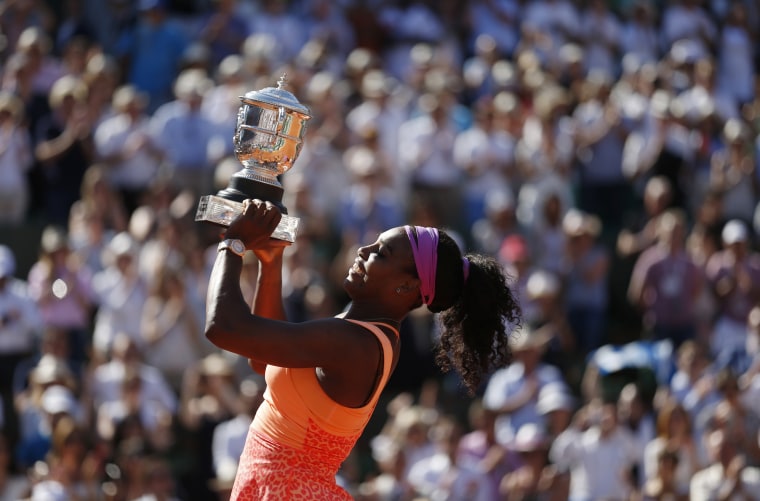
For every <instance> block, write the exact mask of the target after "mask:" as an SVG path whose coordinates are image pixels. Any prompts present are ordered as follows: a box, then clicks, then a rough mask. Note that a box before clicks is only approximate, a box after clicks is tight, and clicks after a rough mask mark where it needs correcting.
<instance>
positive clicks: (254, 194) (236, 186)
mask: <svg viewBox="0 0 760 501" xmlns="http://www.w3.org/2000/svg"><path fill="white" fill-rule="evenodd" d="M284 192H285V191H284V190H283V188H282V186H275V185H273V184H267V183H261V182H258V181H254V180H252V179H248V178H246V177H242V176H236V175H233V176H232V177H231V178H230V182H229V184H228V185H227V187H226V188H225V189H223V190H221V191H220V192H219V193H217V196H220V197H222V198H226V199H228V200H234V201H235V202H242V201H243V200H245V199H254V198H258V199H259V200H267V201H269V202H272V203H273V204H274V205H275V206H277V208H278V209H280V212H282V213H283V214H287V213H288V210H287V209H286V208H285V206H284V205H283V204H282V196H283V193H284Z"/></svg>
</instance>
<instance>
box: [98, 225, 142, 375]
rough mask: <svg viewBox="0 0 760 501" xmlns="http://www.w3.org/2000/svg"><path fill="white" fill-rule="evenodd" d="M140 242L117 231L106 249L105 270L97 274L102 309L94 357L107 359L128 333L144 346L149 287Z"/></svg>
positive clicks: (99, 302)
mask: <svg viewBox="0 0 760 501" xmlns="http://www.w3.org/2000/svg"><path fill="white" fill-rule="evenodd" d="M138 255H139V247H138V244H137V242H135V240H134V239H133V238H132V236H131V235H130V234H129V233H127V232H121V233H119V234H117V235H116V236H115V237H114V238H113V239H112V240H111V241H110V242H109V243H108V246H107V247H106V249H105V250H104V252H103V255H102V259H103V260H104V270H103V271H101V272H98V273H97V274H95V276H94V277H93V289H94V291H95V292H96V294H97V297H98V308H97V313H96V314H95V319H94V325H93V327H94V329H93V334H92V348H93V357H94V358H95V359H96V360H105V359H107V357H108V354H109V353H110V352H111V349H112V347H113V343H114V340H115V338H116V335H117V334H119V333H124V334H126V335H128V336H130V337H131V338H132V339H133V340H134V341H135V342H136V343H139V344H140V345H141V346H142V342H143V339H142V334H141V330H140V329H141V328H142V325H141V316H142V312H143V307H144V306H145V303H146V301H147V298H148V286H147V284H146V283H145V280H144V279H143V278H142V277H141V276H140V275H139V272H138V268H137V257H138Z"/></svg>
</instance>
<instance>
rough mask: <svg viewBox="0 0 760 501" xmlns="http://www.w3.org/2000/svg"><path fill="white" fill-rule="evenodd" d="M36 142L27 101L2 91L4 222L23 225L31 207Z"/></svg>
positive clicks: (0, 214)
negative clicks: (26, 112) (29, 127)
mask: <svg viewBox="0 0 760 501" xmlns="http://www.w3.org/2000/svg"><path fill="white" fill-rule="evenodd" d="M32 160H33V156H32V146H31V138H30V136H29V133H28V130H27V129H26V128H25V127H24V103H23V101H21V99H20V98H19V97H17V96H15V95H13V94H11V93H8V92H1V93H0V223H2V224H10V225H20V224H21V223H23V221H24V219H25V218H26V214H27V210H28V209H29V197H30V192H29V183H28V179H27V176H28V172H29V170H30V169H31V167H32Z"/></svg>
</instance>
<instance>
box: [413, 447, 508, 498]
mask: <svg viewBox="0 0 760 501" xmlns="http://www.w3.org/2000/svg"><path fill="white" fill-rule="evenodd" d="M408 480H409V483H410V484H411V485H412V486H413V487H414V488H415V489H416V491H417V492H419V493H420V494H422V495H423V496H426V499H430V500H431V501H444V500H445V501H488V500H490V499H493V495H492V493H491V484H490V483H489V482H488V478H487V477H486V476H485V475H484V474H483V473H480V472H478V471H476V470H473V469H470V468H468V467H463V466H460V465H455V464H452V463H451V459H449V456H448V455H447V454H445V453H442V452H439V453H437V454H435V455H433V456H431V457H429V458H427V459H425V460H422V461H420V462H418V463H417V464H415V465H414V467H412V469H411V471H410V472H409V476H408Z"/></svg>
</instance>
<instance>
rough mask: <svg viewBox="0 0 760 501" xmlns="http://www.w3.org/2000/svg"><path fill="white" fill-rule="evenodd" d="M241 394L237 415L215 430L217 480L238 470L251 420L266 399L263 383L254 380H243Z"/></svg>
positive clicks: (214, 451) (214, 457)
mask: <svg viewBox="0 0 760 501" xmlns="http://www.w3.org/2000/svg"><path fill="white" fill-rule="evenodd" d="M239 392H240V396H239V397H238V400H239V402H238V406H237V407H239V409H238V410H237V415H236V416H234V417H232V418H231V419H229V420H227V421H223V422H221V423H219V424H218V425H217V426H216V427H215V428H214V432H213V438H212V440H213V442H212V455H213V458H212V459H213V462H214V472H215V474H216V478H223V477H224V475H225V472H227V471H234V470H236V469H237V464H238V460H239V459H240V455H241V454H242V453H243V447H244V446H245V437H246V435H247V433H248V427H249V426H250V425H251V419H253V416H254V415H255V414H256V409H258V407H259V405H261V402H262V401H263V399H264V387H263V386H262V383H261V382H260V381H257V380H256V379H253V378H248V379H244V380H242V381H241V382H240V386H239Z"/></svg>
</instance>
